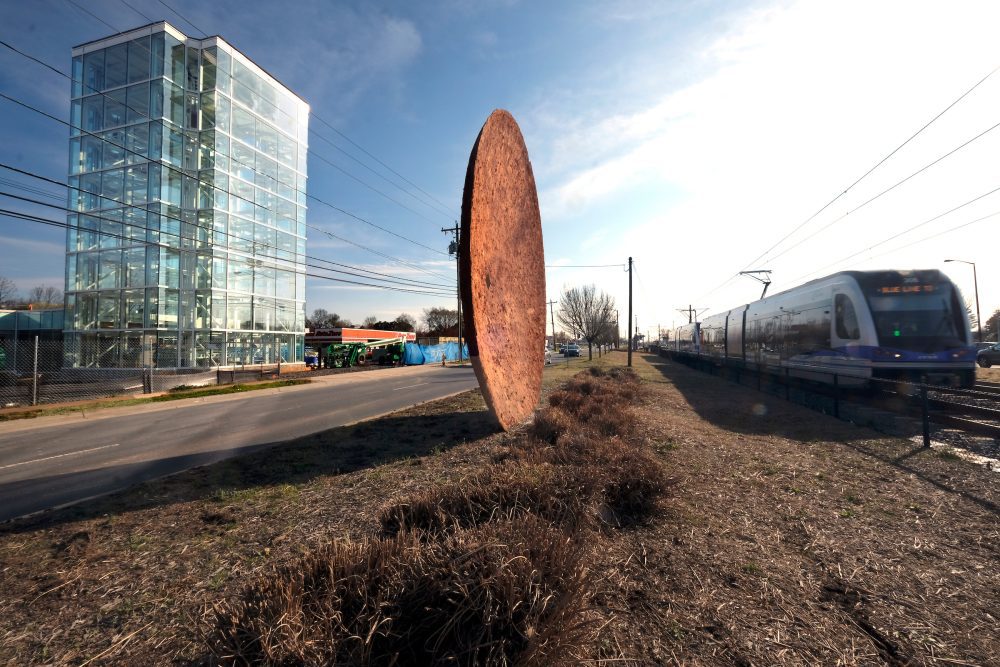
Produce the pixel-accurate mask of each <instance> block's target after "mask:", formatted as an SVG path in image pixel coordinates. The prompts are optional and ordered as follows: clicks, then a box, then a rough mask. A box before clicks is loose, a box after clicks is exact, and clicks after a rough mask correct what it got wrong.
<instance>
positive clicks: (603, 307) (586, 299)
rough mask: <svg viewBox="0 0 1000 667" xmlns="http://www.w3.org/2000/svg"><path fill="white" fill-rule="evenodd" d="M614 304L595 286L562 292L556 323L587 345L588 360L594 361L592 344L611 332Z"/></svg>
mask: <svg viewBox="0 0 1000 667" xmlns="http://www.w3.org/2000/svg"><path fill="white" fill-rule="evenodd" d="M614 312H615V300H614V299H612V298H611V297H610V296H609V295H607V294H605V293H604V292H599V291H597V288H596V287H595V286H594V285H584V286H583V287H573V288H571V289H567V290H563V293H562V296H561V297H560V298H559V323H560V324H561V325H562V326H563V327H564V328H566V329H569V330H570V331H572V332H573V335H574V336H576V337H577V338H582V339H583V340H585V341H587V356H588V358H590V359H593V358H594V344H595V343H597V342H599V341H600V340H602V339H603V338H605V337H608V336H610V335H611V332H612V330H613V329H614V321H615V320H614Z"/></svg>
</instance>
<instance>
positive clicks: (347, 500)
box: [0, 353, 1000, 665]
mask: <svg viewBox="0 0 1000 667" xmlns="http://www.w3.org/2000/svg"><path fill="white" fill-rule="evenodd" d="M624 356H625V355H624V354H621V353H612V354H610V355H605V356H604V357H603V358H601V359H597V358H596V357H595V360H594V364H595V365H600V366H607V365H610V364H621V363H624ZM584 365H586V364H585V363H584V362H573V363H572V364H571V365H570V366H569V367H564V366H562V365H559V366H557V367H555V368H549V369H547V370H546V374H545V377H546V390H547V391H550V390H551V389H552V388H553V387H554V386H555V385H556V384H558V383H559V382H560V381H562V380H563V379H566V378H568V377H569V376H570V375H572V374H573V373H575V372H576V371H578V370H579V369H580V368H581V367H582V366H584ZM635 365H636V367H637V370H638V371H639V372H640V375H641V376H642V377H643V379H644V380H645V384H646V387H647V389H648V391H647V392H646V394H645V395H644V398H642V399H641V401H640V402H639V403H638V404H637V405H635V406H634V414H635V417H636V423H637V427H638V432H639V435H640V437H641V438H642V439H643V440H644V442H645V443H647V444H648V446H649V447H651V448H653V449H654V450H655V451H656V452H657V453H658V454H659V456H660V460H661V462H662V465H663V466H664V468H665V471H666V473H667V475H668V476H669V478H670V479H671V480H672V484H671V486H670V487H669V489H668V491H667V497H666V498H665V499H664V500H662V501H661V507H660V509H659V511H658V512H656V513H655V514H654V518H653V519H652V520H651V521H649V522H648V523H647V524H646V525H642V526H640V527H634V528H630V529H628V530H623V531H614V532H609V533H607V534H603V533H602V534H599V535H596V536H595V537H594V538H593V539H594V544H593V549H592V558H593V561H592V563H591V567H590V574H591V585H590V591H591V592H590V602H589V614H590V615H591V616H592V620H593V622H594V623H593V627H594V632H593V633H592V641H591V642H590V644H588V645H587V646H585V647H583V649H584V653H585V654H586V655H590V656H591V658H590V660H591V661H593V663H594V664H601V663H606V664H608V665H619V664H637V665H638V664H641V665H646V664H744V665H749V664H760V665H764V664H788V665H792V664H796V665H797V664H844V665H851V664H927V665H931V664H940V665H956V664H957V665H970V664H978V665H987V664H997V660H996V656H997V655H1000V638H998V636H997V635H996V627H997V625H998V612H997V610H998V609H1000V516H998V513H1000V508H998V505H1000V491H998V486H997V482H998V478H997V474H996V473H992V472H989V471H987V470H985V469H983V468H981V467H978V466H974V465H971V464H968V463H966V462H964V461H961V460H959V459H957V458H956V457H954V456H951V455H947V454H940V453H937V452H932V451H926V450H922V449H920V448H918V447H917V446H915V445H913V444H912V443H909V442H906V441H902V440H895V439H891V438H885V437H883V436H880V435H878V434H876V433H873V432H870V431H866V430H863V429H858V428H856V427H854V426H852V425H850V424H846V423H842V422H838V421H836V420H833V419H832V418H828V417H824V416H822V415H818V414H817V413H814V412H810V411H808V410H805V409H802V408H798V407H796V406H792V405H788V404H786V403H784V402H783V401H780V400H779V399H777V398H774V397H770V396H765V395H762V394H758V393H756V392H753V391H751V390H749V389H746V388H741V387H735V386H733V385H731V384H727V383H725V382H722V381H720V380H718V379H716V378H712V377H708V376H705V375H700V374H698V373H696V372H695V371H692V370H690V369H687V368H685V367H682V366H678V365H674V364H671V363H669V362H665V361H662V360H660V359H658V358H656V357H652V356H643V355H635ZM513 437H515V435H511V434H501V433H498V432H496V430H495V428H494V427H493V425H492V424H491V423H490V421H489V419H488V417H487V415H486V413H485V412H484V408H483V403H482V399H481V397H480V396H479V394H478V392H470V393H467V394H463V395H460V396H457V397H453V398H451V399H447V400H444V401H438V402H435V403H431V404H427V405H424V406H419V407H417V408H413V409H410V410H407V411H404V412H401V413H397V414H395V415H392V416H390V417H386V418H383V419H379V420H375V421H372V422H368V423H363V424H359V425H355V426H351V427H344V428H339V429H334V430H332V431H329V432H326V433H321V434H316V435H314V436H310V437H308V438H302V439H300V440H297V441H291V442H289V443H285V444H284V445H281V446H279V447H277V448H275V449H272V450H269V451H266V452H258V453H255V454H253V455H250V456H247V457H244V458H241V459H238V460H233V461H227V462H223V463H220V464H217V465H214V466H210V467H206V468H201V469H197V470H194V471H190V472H188V473H183V474H181V475H176V476H174V477H171V478H169V479H166V480H161V481H158V482H153V483H149V484H145V485H142V486H140V487H137V488H135V489H133V490H130V491H128V492H125V493H121V494H117V495H115V496H110V497H107V498H103V499H99V500H96V501H92V502H90V503H87V504H84V505H81V506H77V507H75V508H68V509H65V510H60V511H56V512H52V513H48V514H45V515H41V516H39V517H36V518H30V519H25V520H21V521H18V522H14V523H11V524H7V525H6V526H4V527H2V528H0V663H8V664H43V663H48V664H139V663H146V664H172V663H174V664H177V663H179V664H189V663H198V662H201V661H204V660H205V656H206V652H205V644H204V636H203V635H204V633H205V632H207V626H206V613H205V612H206V608H207V607H208V605H210V604H212V603H213V602H216V601H218V600H222V599H227V598H230V597H232V596H234V595H236V594H237V592H238V591H239V590H240V589H241V587H242V586H243V585H244V584H245V583H246V582H248V581H250V580H252V579H253V578H254V577H257V576H259V575H261V574H262V573H264V572H266V571H268V568H269V567H270V566H271V565H273V564H275V563H278V564H281V563H289V562H292V561H294V560H296V559H297V558H299V557H300V555H302V554H303V553H305V552H307V551H310V550H313V549H316V548H318V547H319V546H320V545H322V544H324V543H326V542H328V541H329V540H330V539H331V538H338V537H351V538H360V537H364V536H367V535H370V534H372V531H373V530H374V526H375V525H376V523H377V522H376V517H377V514H378V512H379V510H380V509H381V508H382V507H384V506H385V505H386V504H387V503H389V502H391V501H393V500H395V499H399V498H403V497H408V496H412V495H413V494H415V493H417V492H419V491H422V490H426V489H428V488H434V487H435V486H440V485H444V484H447V483H449V482H453V481H456V480H461V479H463V478H465V477H467V476H469V475H472V474H475V473H476V472H478V471H480V470H481V469H482V468H483V467H484V466H487V465H489V464H490V461H491V452H495V451H496V448H497V447H498V446H502V445H503V444H504V443H505V442H508V441H509V440H510V439H511V438H513Z"/></svg>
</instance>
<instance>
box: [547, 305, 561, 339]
mask: <svg viewBox="0 0 1000 667" xmlns="http://www.w3.org/2000/svg"><path fill="white" fill-rule="evenodd" d="M557 303H559V302H558V301H552V300H550V301H549V315H551V316H552V351H553V352H555V349H556V311H555V309H554V308H553V306H554V305H555V304H557Z"/></svg>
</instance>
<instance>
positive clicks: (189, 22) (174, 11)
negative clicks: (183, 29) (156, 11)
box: [159, 0, 208, 37]
mask: <svg viewBox="0 0 1000 667" xmlns="http://www.w3.org/2000/svg"><path fill="white" fill-rule="evenodd" d="M159 2H160V4H161V5H163V6H164V7H166V8H167V9H169V10H170V11H172V12H173V13H174V14H176V15H177V17H178V18H179V19H180V20H182V21H184V22H185V23H187V24H188V25H189V26H191V27H192V28H194V29H195V30H197V31H198V32H200V33H201V36H202V37H208V33H207V32H205V31H204V30H202V29H201V28H199V27H198V26H196V25H195V24H194V23H191V21H189V20H188V19H186V18H184V16H183V15H182V14H181V13H180V12H179V11H177V10H176V9H174V8H173V7H171V6H170V5H168V4H167V3H165V2H163V0H159Z"/></svg>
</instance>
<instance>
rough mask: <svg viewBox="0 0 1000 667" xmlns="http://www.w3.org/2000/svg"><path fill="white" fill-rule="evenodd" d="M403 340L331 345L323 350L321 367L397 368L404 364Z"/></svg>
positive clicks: (388, 339)
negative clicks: (378, 366) (365, 365)
mask: <svg viewBox="0 0 1000 667" xmlns="http://www.w3.org/2000/svg"><path fill="white" fill-rule="evenodd" d="M404 344H405V340H404V339H402V338H386V339H383V340H374V341H369V342H367V343H363V342H356V343H330V344H329V345H327V346H326V347H324V348H322V350H321V354H320V365H321V366H322V367H323V368H345V367H351V366H360V365H362V364H365V363H368V362H369V361H371V362H372V363H377V364H378V365H380V366H396V365H398V364H401V363H402V362H403V345H404Z"/></svg>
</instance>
